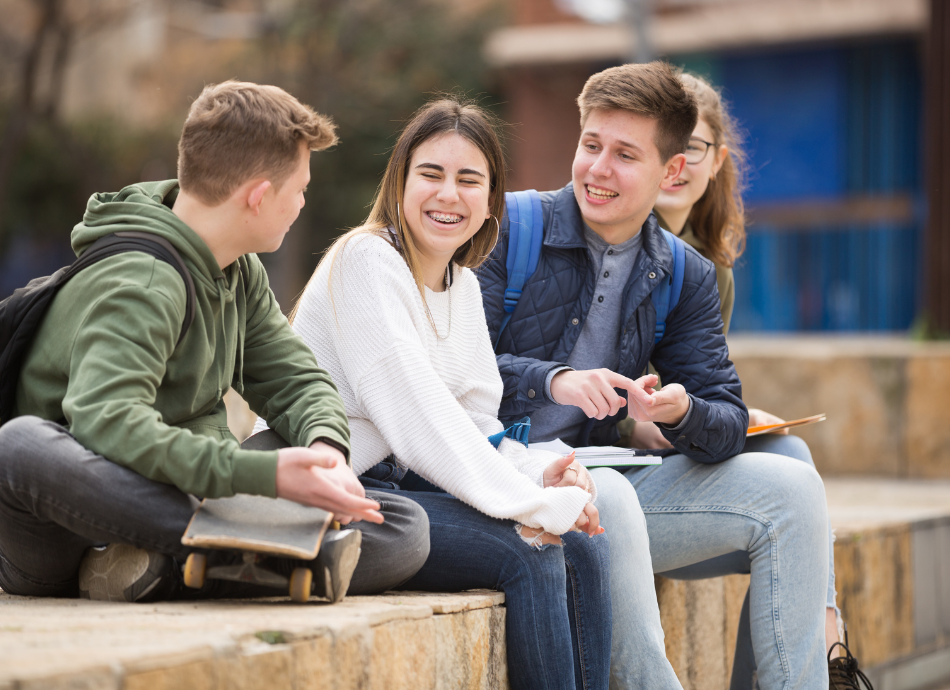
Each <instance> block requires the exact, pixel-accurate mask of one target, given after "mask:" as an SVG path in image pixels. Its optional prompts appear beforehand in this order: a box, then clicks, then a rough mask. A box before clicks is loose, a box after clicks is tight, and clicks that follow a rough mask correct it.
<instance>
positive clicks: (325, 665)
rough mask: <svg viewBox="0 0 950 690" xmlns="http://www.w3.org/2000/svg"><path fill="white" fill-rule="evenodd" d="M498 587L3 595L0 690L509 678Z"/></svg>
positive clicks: (435, 683)
mask: <svg viewBox="0 0 950 690" xmlns="http://www.w3.org/2000/svg"><path fill="white" fill-rule="evenodd" d="M503 602H504V595H503V594H501V593H498V592H487V591H485V592H471V593H463V594H416V593H405V592H399V593H395V594H391V595H382V596H377V597H350V598H348V599H346V600H345V601H344V602H342V603H341V604H337V605H334V606H331V605H329V604H327V603H326V602H319V601H317V602H312V603H309V604H305V605H298V604H293V603H291V602H290V601H289V600H287V599H286V598H283V599H262V600H252V601H204V602H168V603H160V604H144V605H140V606H129V605H125V604H110V603H102V602H90V601H82V600H62V599H58V600H57V599H32V598H28V597H12V596H7V595H4V594H0V621H2V623H0V690H8V689H10V690H12V689H13V688H17V689H18V690H25V689H26V688H39V687H43V688H60V687H62V688H67V687H68V688H83V689H86V688H88V689H89V690H99V689H102V690H119V689H120V688H124V689H133V688H135V689H138V688H143V689H144V688H169V689H170V688H180V687H189V688H202V689H203V688H208V689H209V690H210V689H212V688H245V687H246V688H256V687H285V688H295V689H298V688H299V689H303V688H307V689H311V688H312V689H314V690H317V689H321V690H323V689H326V690H331V689H332V690H350V689H351V688H352V689H356V688H360V689H363V688H366V689H372V690H375V689H377V688H379V689H383V688H387V689H388V688H407V689H409V688H417V687H433V688H472V689H475V688H504V687H507V665H506V657H505V649H504V620H505V609H504V607H503V606H501V604H502V603H503Z"/></svg>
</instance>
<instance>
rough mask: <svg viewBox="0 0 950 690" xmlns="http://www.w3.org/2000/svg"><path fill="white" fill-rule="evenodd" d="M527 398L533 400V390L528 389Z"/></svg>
mask: <svg viewBox="0 0 950 690" xmlns="http://www.w3.org/2000/svg"><path fill="white" fill-rule="evenodd" d="M528 397H529V398H531V399H532V400H533V399H534V388H529V389H528Z"/></svg>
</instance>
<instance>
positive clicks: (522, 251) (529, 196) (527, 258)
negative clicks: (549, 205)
mask: <svg viewBox="0 0 950 690" xmlns="http://www.w3.org/2000/svg"><path fill="white" fill-rule="evenodd" d="M505 209H506V212H507V214H508V258H507V260H506V261H505V268H506V270H507V274H508V284H507V286H506V288H505V315H504V316H503V317H502V319H501V326H500V327H499V328H498V337H497V339H496V340H495V347H498V341H499V340H501V334H502V333H503V332H504V330H505V328H506V327H507V326H508V322H509V321H510V320H511V315H512V313H513V312H514V310H515V307H516V306H517V305H518V300H519V299H520V298H521V292H522V290H524V286H525V283H527V282H528V279H529V278H530V277H531V276H532V274H533V273H534V271H535V269H537V267H538V259H539V258H540V256H541V241H542V240H543V239H544V217H543V215H542V211H541V195H540V194H538V192H537V191H536V190H534V189H529V190H526V191H524V192H506V193H505Z"/></svg>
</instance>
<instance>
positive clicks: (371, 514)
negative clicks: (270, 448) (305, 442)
mask: <svg viewBox="0 0 950 690" xmlns="http://www.w3.org/2000/svg"><path fill="white" fill-rule="evenodd" d="M277 495H278V496H279V497H280V498H286V499H288V500H291V501H296V502H297V503H302V504H304V505H308V506H316V507H317V508H323V509H324V510H328V511H330V512H331V513H333V515H334V517H335V518H336V519H337V520H338V521H339V522H340V523H341V524H344V525H346V524H349V523H350V522H353V521H359V520H367V521H369V522H375V523H381V522H382V521H383V516H382V514H381V513H379V504H378V503H377V502H376V501H371V500H370V499H368V498H366V492H365V491H364V490H363V485H362V484H360V482H359V480H358V479H357V478H356V475H355V474H353V470H352V469H350V467H349V466H348V465H347V464H346V458H344V457H343V453H341V452H340V451H339V450H337V449H336V448H334V447H333V446H330V445H327V444H326V443H323V442H321V441H317V442H315V443H313V444H312V445H311V446H310V448H281V449H280V450H278V451H277Z"/></svg>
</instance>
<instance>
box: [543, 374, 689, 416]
mask: <svg viewBox="0 0 950 690" xmlns="http://www.w3.org/2000/svg"><path fill="white" fill-rule="evenodd" d="M657 383H659V379H658V378H657V377H656V376H655V375H653V374H647V375H646V376H641V377H640V378H638V379H637V380H636V381H634V380H632V379H628V378H627V377H626V376H621V375H620V374H618V373H616V372H613V371H611V370H610V369H587V370H583V371H571V370H565V371H561V372H559V373H557V374H555V375H554V378H553V379H551V396H552V397H553V398H554V400H555V401H557V402H558V403H559V404H561V405H574V406H576V407H579V408H581V410H583V411H584V414H586V415H587V416H588V417H594V418H596V419H603V418H604V417H607V416H610V415H615V414H617V412H618V411H619V410H620V408H621V407H623V406H624V405H626V404H627V401H626V400H624V399H623V397H621V396H620V395H617V392H616V391H615V390H614V389H615V388H620V389H622V390H625V391H627V398H628V400H629V404H630V409H629V410H628V412H629V414H630V416H631V417H632V418H633V419H635V420H636V421H638V422H662V423H663V424H671V425H676V424H679V423H680V422H681V421H683V417H685V416H686V413H687V412H688V411H689V396H688V395H687V394H686V389H685V388H683V386H681V385H680V384H678V383H671V384H669V385H667V386H664V387H663V389H662V390H654V388H653V387H654V386H655V385H656V384H657Z"/></svg>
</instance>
